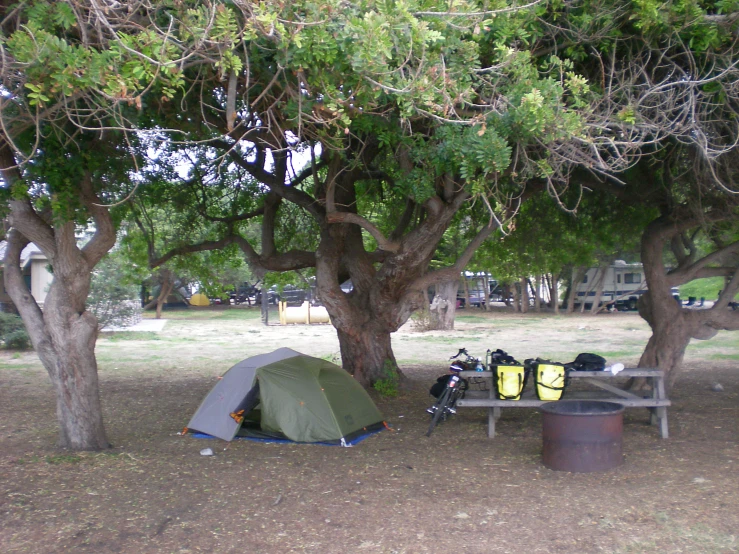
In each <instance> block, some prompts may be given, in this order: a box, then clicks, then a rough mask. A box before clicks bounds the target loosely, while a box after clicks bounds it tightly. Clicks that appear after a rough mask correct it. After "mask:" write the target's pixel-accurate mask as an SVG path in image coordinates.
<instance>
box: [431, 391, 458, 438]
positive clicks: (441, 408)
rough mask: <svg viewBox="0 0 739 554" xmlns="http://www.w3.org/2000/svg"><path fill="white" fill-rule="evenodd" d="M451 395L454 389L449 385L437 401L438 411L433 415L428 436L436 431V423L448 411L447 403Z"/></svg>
mask: <svg viewBox="0 0 739 554" xmlns="http://www.w3.org/2000/svg"><path fill="white" fill-rule="evenodd" d="M451 396H452V389H450V388H448V387H447V388H446V390H445V391H444V392H443V393H442V394H441V396H440V397H439V401H438V402H437V403H436V411H435V412H434V415H433V416H431V424H430V425H429V430H428V431H427V432H426V436H427V437H430V436H431V433H432V432H433V431H434V427H436V424H437V423H439V420H440V419H441V416H442V415H444V413H445V412H446V408H447V404H449V400H450V398H451Z"/></svg>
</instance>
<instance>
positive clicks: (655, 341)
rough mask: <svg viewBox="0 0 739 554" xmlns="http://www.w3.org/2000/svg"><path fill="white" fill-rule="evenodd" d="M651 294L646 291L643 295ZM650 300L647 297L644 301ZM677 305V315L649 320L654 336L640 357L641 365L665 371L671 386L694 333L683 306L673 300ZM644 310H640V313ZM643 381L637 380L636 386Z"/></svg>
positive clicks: (650, 338) (668, 383) (668, 385)
mask: <svg viewBox="0 0 739 554" xmlns="http://www.w3.org/2000/svg"><path fill="white" fill-rule="evenodd" d="M647 294H649V293H648V292H647V293H645V294H644V295H643V296H646V295H647ZM647 302H649V299H645V300H644V303H647ZM672 303H673V304H675V306H676V307H677V310H675V317H671V318H657V319H652V317H651V316H650V319H652V320H651V321H650V320H647V321H648V322H649V324H650V326H651V327H652V336H651V337H649V341H648V342H647V346H646V348H645V349H644V352H643V353H642V355H641V358H639V367H645V368H657V369H661V370H662V371H665V373H666V376H667V378H666V379H665V381H666V384H667V387H668V388H671V387H672V385H673V384H674V383H675V381H676V379H677V377H678V372H679V368H680V366H681V364H682V362H683V358H684V356H685V349H686V348H687V347H688V344H690V339H691V335H692V329H691V327H692V326H691V325H690V323H689V322H688V321H686V318H685V317H684V314H682V313H681V312H682V311H683V310H682V308H680V307H679V306H677V303H676V302H675V301H674V300H673V302H672ZM641 312H642V310H640V313H641ZM641 384H642V383H641V382H637V383H636V386H635V388H638V387H639V386H640V385H641Z"/></svg>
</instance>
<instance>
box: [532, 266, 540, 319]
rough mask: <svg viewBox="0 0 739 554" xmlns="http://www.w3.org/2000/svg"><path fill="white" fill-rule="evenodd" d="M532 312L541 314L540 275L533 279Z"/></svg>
mask: <svg viewBox="0 0 739 554" xmlns="http://www.w3.org/2000/svg"><path fill="white" fill-rule="evenodd" d="M533 288H534V311H535V312H536V313H541V275H537V276H536V277H534V287H533Z"/></svg>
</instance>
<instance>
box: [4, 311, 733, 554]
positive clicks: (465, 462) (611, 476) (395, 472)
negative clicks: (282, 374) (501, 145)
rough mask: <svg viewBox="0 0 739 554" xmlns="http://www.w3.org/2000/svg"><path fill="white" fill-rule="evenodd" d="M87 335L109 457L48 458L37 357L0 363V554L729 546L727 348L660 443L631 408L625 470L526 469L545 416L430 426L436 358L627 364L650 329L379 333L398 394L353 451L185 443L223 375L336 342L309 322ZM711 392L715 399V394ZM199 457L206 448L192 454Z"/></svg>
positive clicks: (50, 405)
mask: <svg viewBox="0 0 739 554" xmlns="http://www.w3.org/2000/svg"><path fill="white" fill-rule="evenodd" d="M122 335H123V333H119V334H116V335H113V336H109V337H104V338H101V339H100V340H99V343H98V349H97V351H98V359H99V363H100V379H101V393H102V400H103V406H104V413H105V421H106V428H107V430H108V434H109V438H110V440H111V442H112V443H113V444H114V448H112V449H110V450H109V451H106V452H100V453H72V452H65V451H60V450H58V449H56V448H55V439H56V432H57V431H56V424H55V408H54V395H53V392H52V390H51V388H50V385H49V384H48V379H47V378H46V375H45V372H44V370H43V369H42V368H41V366H40V364H39V363H38V360H37V358H36V357H35V355H33V354H32V353H29V354H22V355H18V354H15V355H14V354H11V353H2V354H1V355H0V552H3V553H34V554H35V553H55V552H80V553H96V554H97V553H109V552H111V553H112V552H121V553H138V552H146V553H148V552H151V553H159V552H163V553H192V552H217V553H222V552H223V553H230V552H234V553H236V552H238V553H245V554H246V553H249V554H250V553H267V554H271V553H283V552H311V553H313V552H315V553H355V552H359V553H364V552H366V553H409V554H410V553H414V554H415V553H447V552H449V553H451V552H454V553H457V552H465V553H488V552H510V553H527V554H528V553H535V552H537V553H538V552H541V553H549V552H551V553H590V552H606V553H629V552H634V553H651V552H654V553H657V552H659V553H663V552H664V553H673V552H690V553H714V552H715V553H724V552H737V551H739V467H737V466H739V431H738V430H737V423H739V417H738V416H739V367H738V363H737V360H739V341H738V340H737V338H735V337H734V336H733V335H731V334H724V335H719V337H717V339H715V341H714V342H713V344H711V343H709V342H707V343H700V344H698V345H695V346H691V347H690V348H689V350H688V355H687V358H686V363H685V366H686V371H685V373H684V375H683V377H682V378H681V379H680V380H679V381H678V383H677V385H676V387H675V388H674V390H673V391H672V393H671V400H672V402H673V405H672V407H671V408H669V410H668V414H669V424H670V435H671V436H670V438H669V439H667V440H663V439H661V438H660V437H659V433H658V431H657V429H656V428H655V427H653V426H650V425H649V417H648V413H647V411H646V410H641V409H631V410H627V412H626V417H625V429H624V451H625V463H624V465H623V466H621V467H619V468H617V469H614V470H610V471H606V472H598V473H589V474H575V473H566V472H555V471H551V470H549V469H547V468H545V467H544V466H543V465H542V464H541V448H542V438H541V416H540V415H539V413H537V412H536V411H535V410H529V409H521V410H507V411H503V417H502V419H501V421H500V422H499V423H498V428H497V430H498V435H497V436H496V438H495V439H492V440H490V439H488V438H487V436H486V413H485V412H484V411H483V410H470V409H467V410H464V409H460V410H459V414H458V415H457V416H455V417H454V418H453V419H451V420H450V421H448V422H446V423H443V424H442V425H441V426H439V427H438V428H437V430H436V431H435V432H434V434H433V435H432V436H431V437H430V438H427V437H426V436H424V434H425V431H426V429H427V426H428V415H427V414H426V413H425V408H426V407H428V406H429V405H430V397H429V396H428V393H427V391H428V387H429V386H430V384H431V383H432V382H433V381H434V379H435V377H436V376H438V375H439V374H440V373H443V371H444V367H445V359H446V358H448V356H449V354H450V353H454V352H455V351H456V349H457V348H459V347H462V346H465V347H467V348H469V349H470V350H474V351H475V353H477V354H482V353H484V348H493V349H494V348H504V349H506V350H508V351H509V352H510V353H512V354H513V355H514V356H516V357H519V358H523V357H529V356H532V355H533V356H539V355H541V356H546V357H552V358H555V359H559V360H561V361H569V360H570V359H572V358H574V355H575V354H577V353H578V352H582V351H593V352H599V353H603V354H604V355H605V356H606V357H607V358H608V359H609V361H611V362H613V361H623V362H625V363H626V364H627V365H632V364H634V363H636V361H637V360H638V355H639V353H640V348H643V345H644V344H645V342H646V340H647V338H648V336H649V332H648V329H647V328H646V327H645V325H644V323H643V322H642V321H641V320H640V319H639V318H638V316H635V315H624V316H620V315H617V316H612V315H608V314H606V315H603V316H597V317H582V316H578V317H569V318H567V317H539V316H536V315H530V316H520V315H513V314H493V315H490V314H484V313H482V312H474V313H473V314H465V315H463V316H462V317H460V318H459V320H458V325H457V329H456V330H455V331H453V332H450V333H430V334H429V333H418V332H416V331H414V330H413V328H412V326H410V325H409V326H407V327H406V328H404V329H402V330H401V331H399V332H398V333H397V334H396V335H395V337H394V339H393V340H394V347H395V351H396V356H397V357H398V360H399V361H400V364H401V366H402V369H403V371H404V374H405V376H406V379H405V381H404V382H403V384H402V386H401V390H400V394H399V395H398V396H397V397H394V398H383V397H379V396H378V395H377V394H374V395H373V397H374V398H375V399H376V402H377V404H378V407H379V408H380V410H381V411H382V412H383V414H384V415H385V417H386V419H387V421H388V423H389V424H390V425H391V427H392V431H383V432H381V433H379V434H377V435H374V436H371V437H369V438H367V439H366V440H365V441H363V442H362V443H360V444H358V445H357V446H355V447H352V448H340V447H328V446H312V445H297V444H262V443H255V442H249V441H243V440H239V441H234V442H233V443H231V444H227V443H225V442H222V441H217V440H207V439H195V438H193V437H191V436H180V435H178V432H179V431H180V429H181V428H182V427H183V425H184V424H186V423H187V420H188V419H189V417H190V415H192V413H193V412H194V410H195V409H196V408H197V406H198V404H199V403H200V401H201V400H202V398H203V396H204V395H205V394H206V393H207V391H208V390H209V389H210V387H211V386H212V385H213V384H214V382H215V380H216V378H217V376H218V375H220V374H221V373H223V372H224V371H225V370H226V369H228V367H229V366H230V365H231V364H232V363H234V362H235V361H238V360H239V359H242V358H244V357H246V356H248V355H252V354H255V353H258V352H264V351H268V350H270V349H273V348H276V347H277V346H290V347H292V348H295V349H297V350H301V351H304V352H306V353H309V354H312V355H320V356H325V357H328V356H331V355H332V354H335V353H336V352H337V351H338V345H337V343H336V341H335V333H334V332H333V330H332V328H330V327H327V326H324V327H298V326H295V327H291V328H289V329H285V328H279V327H268V328H263V327H261V326H260V325H259V324H258V321H257V320H255V319H239V318H234V319H229V318H227V317H226V318H222V319H218V318H214V319H208V318H205V319H197V318H196V319H190V318H189V316H188V315H187V314H185V315H181V314H180V315H178V316H177V318H174V317H173V318H172V319H171V320H170V321H168V323H167V325H166V326H165V328H164V329H163V330H162V332H161V333H158V334H157V333H139V334H135V333H132V334H131V335H130V336H128V337H125V338H124V337H123V336H122ZM717 383H720V385H721V388H722V389H723V390H722V391H720V392H715V391H713V390H712V388H716V387H715V385H716V384H717ZM208 447H210V448H212V449H213V450H214V451H215V455H214V456H210V457H206V456H201V455H200V450H201V449H203V448H208Z"/></svg>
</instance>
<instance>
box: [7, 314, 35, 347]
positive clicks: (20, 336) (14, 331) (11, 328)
mask: <svg viewBox="0 0 739 554" xmlns="http://www.w3.org/2000/svg"><path fill="white" fill-rule="evenodd" d="M0 341H2V343H3V348H5V349H7V350H28V349H29V348H30V347H31V339H30V338H29V337H28V333H26V328H25V327H24V326H23V320H22V319H21V318H20V316H17V315H15V314H8V313H5V312H0Z"/></svg>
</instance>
